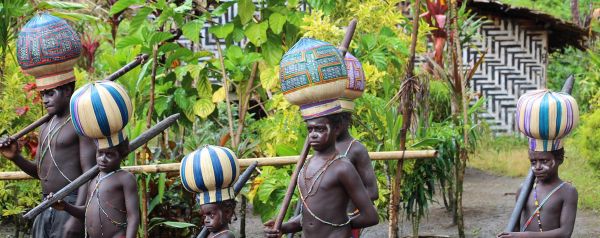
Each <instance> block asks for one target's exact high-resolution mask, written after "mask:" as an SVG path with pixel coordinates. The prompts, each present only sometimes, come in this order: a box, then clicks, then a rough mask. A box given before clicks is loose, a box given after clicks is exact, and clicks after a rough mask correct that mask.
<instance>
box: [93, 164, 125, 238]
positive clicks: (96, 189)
mask: <svg viewBox="0 0 600 238" xmlns="http://www.w3.org/2000/svg"><path fill="white" fill-rule="evenodd" d="M119 171H121V169H117V170H115V171H112V172H110V173H108V174H106V175H104V176H102V177H100V174H98V176H96V178H97V179H96V186H94V190H93V191H92V194H91V195H90V199H89V200H88V202H87V204H86V205H85V207H86V209H85V220H84V226H85V236H86V237H87V234H88V233H87V211H88V209H87V207H89V205H90V203H91V202H92V199H93V198H94V196H95V197H96V201H97V204H98V219H99V221H100V234H101V237H104V231H103V229H102V228H103V227H102V216H101V214H104V216H105V217H106V219H108V220H109V221H110V223H112V224H113V225H114V226H116V227H127V221H125V222H118V221H115V220H114V219H112V218H111V217H110V216H109V215H108V213H106V210H104V208H103V207H102V205H101V204H100V190H99V189H100V183H102V181H104V180H106V179H108V178H109V177H110V176H112V175H114V174H115V173H117V172H119ZM106 204H108V205H109V206H110V207H111V208H113V209H114V210H117V211H119V212H122V213H127V211H124V210H120V209H115V207H114V206H112V205H111V204H110V203H108V202H106Z"/></svg>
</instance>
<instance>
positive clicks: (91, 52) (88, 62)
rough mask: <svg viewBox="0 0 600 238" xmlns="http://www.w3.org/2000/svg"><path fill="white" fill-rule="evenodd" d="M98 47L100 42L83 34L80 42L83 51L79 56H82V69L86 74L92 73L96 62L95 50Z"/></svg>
mask: <svg viewBox="0 0 600 238" xmlns="http://www.w3.org/2000/svg"><path fill="white" fill-rule="evenodd" d="M99 46H100V42H99V41H98V39H96V38H95V37H92V36H90V35H89V34H87V33H85V34H84V35H83V37H82V40H81V47H82V48H83V51H82V52H81V54H82V55H83V65H82V66H83V68H85V69H86V70H87V71H88V72H90V73H93V72H94V61H95V60H96V50H97V49H98V47H99Z"/></svg>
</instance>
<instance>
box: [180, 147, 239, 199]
mask: <svg viewBox="0 0 600 238" xmlns="http://www.w3.org/2000/svg"><path fill="white" fill-rule="evenodd" d="M179 174H180V175H181V183H182V184H183V187H184V188H185V189H186V190H188V191H190V192H196V193H199V194H198V198H199V199H198V200H199V204H200V205H202V204H208V203H216V202H222V201H226V200H230V199H234V198H235V193H234V191H233V184H234V183H235V181H236V180H237V179H238V177H239V176H240V165H239V163H238V160H237V158H236V156H235V154H234V153H233V151H231V150H230V149H228V148H225V147H220V146H213V145H206V146H203V147H202V148H199V149H197V150H195V151H194V152H192V153H190V154H189V155H187V156H185V157H184V158H183V160H182V161H181V166H180V168H179Z"/></svg>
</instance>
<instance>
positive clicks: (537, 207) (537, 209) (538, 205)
mask: <svg viewBox="0 0 600 238" xmlns="http://www.w3.org/2000/svg"><path fill="white" fill-rule="evenodd" d="M537 183H538V181H537V180H536V181H535V183H534V184H533V198H534V205H535V211H533V213H532V214H531V216H529V219H527V221H526V222H525V225H523V227H521V232H523V231H525V229H527V227H529V224H531V222H532V221H533V218H534V217H536V216H537V218H538V226H539V229H540V232H542V231H543V230H542V221H541V216H540V211H541V210H542V207H543V206H544V204H546V202H548V200H549V199H550V197H552V195H554V193H556V191H558V190H559V189H560V188H562V186H563V185H565V184H566V183H567V182H562V183H561V184H559V185H558V186H556V187H555V188H554V189H552V191H550V192H549V193H548V195H546V197H545V198H544V199H543V200H542V202H539V203H538V199H537V189H536V188H537Z"/></svg>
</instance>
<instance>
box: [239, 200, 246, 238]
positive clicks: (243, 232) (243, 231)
mask: <svg viewBox="0 0 600 238" xmlns="http://www.w3.org/2000/svg"><path fill="white" fill-rule="evenodd" d="M247 202H248V200H247V199H246V197H245V196H244V195H242V202H241V204H240V238H246V207H247Z"/></svg>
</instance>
